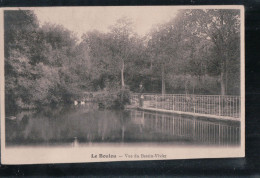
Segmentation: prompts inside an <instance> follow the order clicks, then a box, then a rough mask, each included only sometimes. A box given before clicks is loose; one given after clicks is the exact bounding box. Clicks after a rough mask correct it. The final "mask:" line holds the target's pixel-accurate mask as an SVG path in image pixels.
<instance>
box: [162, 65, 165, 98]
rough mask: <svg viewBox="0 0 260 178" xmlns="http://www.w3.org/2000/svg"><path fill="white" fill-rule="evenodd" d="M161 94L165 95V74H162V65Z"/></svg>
mask: <svg viewBox="0 0 260 178" xmlns="http://www.w3.org/2000/svg"><path fill="white" fill-rule="evenodd" d="M162 94H165V73H164V64H162Z"/></svg>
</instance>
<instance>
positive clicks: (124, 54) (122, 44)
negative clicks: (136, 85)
mask: <svg viewBox="0 0 260 178" xmlns="http://www.w3.org/2000/svg"><path fill="white" fill-rule="evenodd" d="M133 36H134V33H133V27H132V21H131V20H130V19H127V18H126V17H123V18H120V19H118V20H117V22H116V24H115V25H114V26H112V27H111V32H110V38H111V44H110V49H111V51H112V55H113V60H114V64H115V65H117V66H118V68H119V70H120V74H121V86H122V88H124V87H125V78H124V72H125V68H126V62H127V61H128V60H129V56H130V54H131V41H132V40H133Z"/></svg>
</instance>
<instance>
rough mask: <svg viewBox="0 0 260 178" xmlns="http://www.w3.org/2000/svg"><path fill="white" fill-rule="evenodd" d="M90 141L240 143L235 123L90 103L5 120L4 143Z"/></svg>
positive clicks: (22, 113)
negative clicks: (121, 109) (113, 107)
mask: <svg viewBox="0 0 260 178" xmlns="http://www.w3.org/2000/svg"><path fill="white" fill-rule="evenodd" d="M91 143H110V144H113V143H122V144H134V143H141V144H147V143H149V144H175V145H198V146H201V145H213V146H214V145H215V146H239V145H240V122H227V121H226V122H224V121H218V120H216V119H211V120H210V119H207V118H197V117H191V116H184V115H169V114H162V113H156V112H146V111H140V110H124V111H115V110H99V109H98V107H97V106H96V105H95V104H91V103H89V104H86V105H84V106H72V107H66V108H55V109H50V108H45V109H44V110H43V111H41V112H28V111H27V112H20V113H18V114H16V115H15V118H14V117H13V118H6V146H27V145H28V146H32V145H35V146H38V145H39V146H40V145H45V146H48V145H72V146H77V145H81V144H82V145H83V144H91Z"/></svg>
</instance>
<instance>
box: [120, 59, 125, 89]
mask: <svg viewBox="0 0 260 178" xmlns="http://www.w3.org/2000/svg"><path fill="white" fill-rule="evenodd" d="M124 70H125V64H124V61H123V60H122V68H121V86H122V88H124V87H125V79H124Z"/></svg>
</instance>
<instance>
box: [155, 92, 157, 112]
mask: <svg viewBox="0 0 260 178" xmlns="http://www.w3.org/2000/svg"><path fill="white" fill-rule="evenodd" d="M155 108H156V109H157V95H155Z"/></svg>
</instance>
